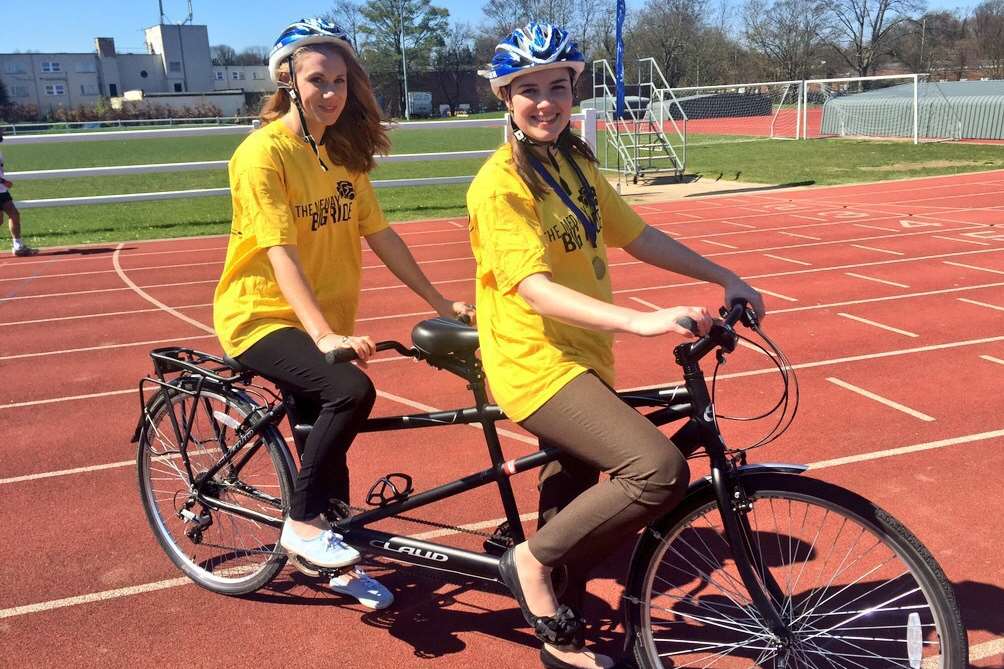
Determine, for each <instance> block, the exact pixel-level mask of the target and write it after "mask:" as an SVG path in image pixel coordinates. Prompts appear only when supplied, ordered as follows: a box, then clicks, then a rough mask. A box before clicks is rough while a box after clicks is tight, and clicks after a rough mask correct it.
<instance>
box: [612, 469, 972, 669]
mask: <svg viewBox="0 0 1004 669" xmlns="http://www.w3.org/2000/svg"><path fill="white" fill-rule="evenodd" d="M742 481H743V485H744V487H745V489H746V492H747V495H748V496H749V499H750V502H751V504H752V506H753V508H752V511H750V512H749V513H748V514H747V518H748V520H749V524H750V526H751V529H752V535H751V541H750V543H751V546H752V552H753V553H754V554H755V556H757V559H758V561H759V564H760V565H761V566H762V568H763V569H768V570H769V571H770V575H771V576H772V577H773V578H774V580H775V581H776V583H777V585H778V586H779V587H780V591H781V601H780V602H777V607H778V609H779V611H780V613H781V617H782V619H783V621H784V622H785V625H786V626H787V628H788V630H789V632H790V634H791V640H790V641H789V642H785V641H782V640H780V639H778V638H777V637H776V636H775V635H774V634H773V633H772V632H771V631H770V630H769V629H768V628H767V626H766V625H765V623H764V622H763V620H761V617H760V615H759V614H758V612H757V611H756V609H755V607H754V606H753V604H752V600H751V598H750V596H749V594H748V592H747V590H746V587H745V585H744V584H743V582H742V579H741V577H740V576H739V573H738V571H737V570H736V568H735V562H734V559H733V558H732V553H731V550H730V548H729V546H728V543H727V541H726V539H725V531H724V528H723V527H722V521H721V515H720V513H719V511H718V507H717V505H716V503H715V498H714V493H713V492H712V490H711V488H710V487H707V488H705V489H704V490H703V491H701V492H699V493H696V494H694V495H691V496H688V497H687V498H686V499H685V500H684V502H683V503H682V504H681V505H680V507H679V508H678V509H676V510H675V511H674V512H673V513H671V514H669V515H667V516H666V517H664V518H663V519H662V520H660V521H659V522H657V523H656V524H654V525H653V526H652V527H650V528H648V529H647V530H646V531H645V533H644V534H643V535H642V537H641V539H640V540H639V543H638V546H637V548H636V549H635V555H634V558H633V560H632V566H631V573H630V575H629V579H628V587H627V589H626V593H625V600H626V606H627V613H628V626H629V633H630V634H631V635H632V638H633V640H634V644H633V646H634V647H633V651H634V654H635V657H636V659H637V661H638V663H639V666H640V667H642V669H652V668H654V667H709V666H714V667H716V668H722V669H724V668H728V667H744V668H745V667H750V666H762V667H776V668H778V669H780V668H781V667H784V668H785V669H790V668H792V667H806V668H808V669H816V668H822V667H839V668H841V669H843V668H848V669H849V668H852V667H853V668H855V669H873V668H874V669H879V668H880V667H881V668H882V669H888V668H889V667H904V668H906V669H917V668H920V667H925V668H926V667H941V668H943V669H963V668H964V667H965V666H966V661H967V656H968V649H967V641H966V634H965V628H964V627H963V625H962V622H961V619H960V616H959V610H958V606H957V604H956V602H955V597H954V594H953V593H952V589H951V585H950V584H949V582H948V580H947V579H946V578H945V575H944V573H943V572H942V570H941V568H940V567H939V566H938V564H937V563H936V562H935V560H934V558H933V557H932V556H931V554H930V553H929V552H928V551H927V549H925V548H924V546H923V545H921V543H920V542H919V541H918V540H917V538H916V537H915V536H914V535H913V534H911V533H910V531H909V530H907V529H906V528H905V527H904V526H903V525H902V524H900V523H899V522H898V521H897V520H896V519H894V518H893V517H892V516H890V515H889V514H888V513H886V512H885V511H883V510H882V509H880V508H878V507H876V506H875V505H874V504H872V503H871V502H869V501H867V500H866V499H864V498H863V497H860V496H859V495H856V494H854V493H852V492H850V491H848V490H845V489H843V488H840V487H837V486H834V485H830V484H828V483H824V482H822V481H818V480H816V479H811V478H807V477H798V476H790V475H783V474H753V475H748V476H744V477H743V479H742ZM761 574H763V572H761ZM761 578H763V575H762V576H761Z"/></svg>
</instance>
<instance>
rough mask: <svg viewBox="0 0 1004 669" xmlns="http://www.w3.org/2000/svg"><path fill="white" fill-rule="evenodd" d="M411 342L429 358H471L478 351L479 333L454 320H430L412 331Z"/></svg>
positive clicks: (475, 329)
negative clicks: (451, 356)
mask: <svg viewBox="0 0 1004 669" xmlns="http://www.w3.org/2000/svg"><path fill="white" fill-rule="evenodd" d="M411 341H412V343H414V345H415V348H417V349H419V350H420V351H422V353H425V354H426V355H429V356H433V357H442V356H448V355H455V356H457V357H460V358H469V357H471V355H472V354H473V353H474V351H476V350H478V331H477V328H472V327H470V326H469V325H464V324H463V323H461V322H460V321H457V320H454V319H452V318H442V317H440V318H430V319H428V320H424V321H422V322H421V323H419V324H418V325H416V326H415V327H414V328H413V329H412V331H411Z"/></svg>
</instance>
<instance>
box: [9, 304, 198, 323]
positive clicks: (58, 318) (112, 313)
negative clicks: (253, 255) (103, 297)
mask: <svg viewBox="0 0 1004 669" xmlns="http://www.w3.org/2000/svg"><path fill="white" fill-rule="evenodd" d="M211 306H213V305H212V303H211V302H205V303H203V304H183V305H181V306H180V307H175V309H195V308H197V307H211ZM160 310H161V309H160V308H159V307H158V308H156V309H132V310H129V311H104V312H101V313H96V314H80V315H79V316H56V317H54V318H36V319H34V320H30V321H10V322H7V323H0V327H5V326H9V325H34V324H36V323H53V322H56V321H74V320H79V319H81V318H102V317H104V316H129V315H132V314H148V313H152V312H155V311H160Z"/></svg>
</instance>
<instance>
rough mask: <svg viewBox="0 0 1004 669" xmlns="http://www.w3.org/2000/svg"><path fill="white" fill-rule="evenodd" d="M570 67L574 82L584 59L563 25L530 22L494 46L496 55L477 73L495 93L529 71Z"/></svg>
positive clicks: (581, 68) (580, 70) (580, 72)
mask: <svg viewBox="0 0 1004 669" xmlns="http://www.w3.org/2000/svg"><path fill="white" fill-rule="evenodd" d="M559 67H567V68H570V69H571V70H572V72H573V74H572V82H573V83H574V82H575V80H576V79H578V77H579V75H580V74H582V70H584V69H585V67H586V59H585V58H583V56H582V54H581V53H580V52H579V49H578V47H577V46H576V45H575V42H573V41H572V38H571V36H570V35H569V34H568V32H567V31H566V30H565V29H564V28H560V27H558V26H555V25H551V24H550V23H537V22H536V21H531V22H530V23H528V24H526V25H525V26H523V27H522V28H517V29H516V30H514V31H513V32H512V34H511V35H509V36H508V37H506V38H505V39H504V40H502V41H501V42H499V44H498V45H497V46H496V47H495V56H494V57H493V58H492V62H491V63H489V64H488V67H487V68H486V69H484V70H478V74H480V75H481V76H482V77H485V78H486V79H488V81H489V83H490V84H491V87H492V92H493V93H495V95H498V94H499V90H500V89H501V88H502V87H504V86H506V85H508V84H509V83H510V82H511V81H512V80H513V79H515V78H516V77H518V76H520V75H521V74H526V73H527V72H530V71H534V72H537V71H540V70H551V69H556V68H559Z"/></svg>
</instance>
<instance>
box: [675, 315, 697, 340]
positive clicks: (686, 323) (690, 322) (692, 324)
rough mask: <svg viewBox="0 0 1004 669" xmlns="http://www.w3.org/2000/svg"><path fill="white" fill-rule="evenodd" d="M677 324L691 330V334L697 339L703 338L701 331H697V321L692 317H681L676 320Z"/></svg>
mask: <svg viewBox="0 0 1004 669" xmlns="http://www.w3.org/2000/svg"><path fill="white" fill-rule="evenodd" d="M676 324H677V325H679V326H680V327H682V328H684V329H686V330H690V332H691V334H693V335H694V336H695V337H700V336H701V332H700V330H698V329H697V321H695V320H694V319H693V318H691V317H690V316H680V317H679V318H677V319H676Z"/></svg>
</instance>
